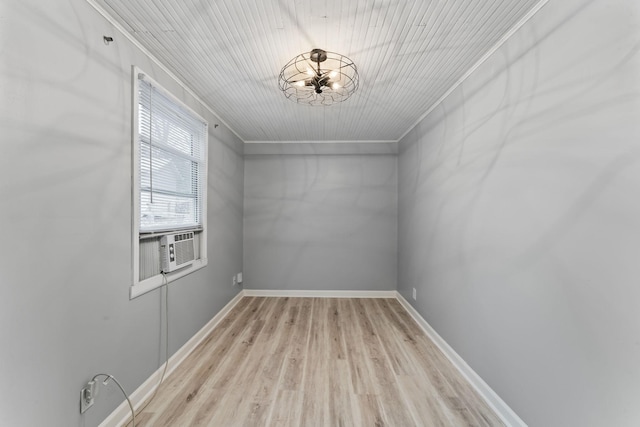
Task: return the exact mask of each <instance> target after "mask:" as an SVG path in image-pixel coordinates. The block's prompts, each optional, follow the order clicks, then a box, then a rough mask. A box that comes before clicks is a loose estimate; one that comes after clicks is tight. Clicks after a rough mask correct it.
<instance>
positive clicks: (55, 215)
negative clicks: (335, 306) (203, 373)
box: [0, 0, 244, 427]
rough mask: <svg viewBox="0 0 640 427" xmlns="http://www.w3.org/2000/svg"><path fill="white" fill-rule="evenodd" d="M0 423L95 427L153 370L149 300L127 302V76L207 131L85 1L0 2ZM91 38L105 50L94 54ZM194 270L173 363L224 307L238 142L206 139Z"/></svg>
mask: <svg viewBox="0 0 640 427" xmlns="http://www.w3.org/2000/svg"><path fill="white" fill-rule="evenodd" d="M0 23H1V24H0V52H1V55H0V128H1V132H0V150H1V155H0V200H2V208H1V209H0V231H1V234H2V236H3V242H4V243H3V244H2V245H0V342H1V346H2V350H1V351H0V425H2V426H64V427H69V426H74V425H79V426H82V425H86V426H95V425H98V424H99V423H100V422H101V421H102V420H103V419H104V418H105V417H106V416H107V415H108V414H109V413H110V412H111V411H113V409H114V408H115V407H116V406H117V405H118V404H119V403H120V402H121V401H122V400H123V398H122V396H121V395H120V392H119V391H118V390H117V388H116V387H115V386H114V385H110V386H109V387H108V388H107V389H104V390H102V391H101V394H100V396H99V398H98V400H97V402H96V404H95V406H94V407H93V408H92V409H91V410H90V411H89V412H87V413H86V414H85V415H84V416H81V415H80V413H79V392H80V388H81V387H82V385H83V384H84V383H85V382H86V381H87V380H89V379H90V378H91V376H92V375H94V374H96V373H98V372H107V373H111V374H113V375H115V376H116V378H118V379H119V380H120V381H121V382H122V383H123V385H124V387H125V388H126V389H127V390H128V391H129V392H131V391H133V390H135V389H136V388H137V387H138V386H139V385H140V384H141V383H142V382H143V381H144V380H146V379H147V378H148V377H149V375H150V374H151V373H152V372H153V371H155V370H156V369H157V368H158V367H159V366H160V364H161V363H162V361H163V358H164V355H163V349H164V344H163V343H164V341H163V339H162V338H161V337H163V334H162V330H163V329H162V328H161V325H162V322H161V313H162V307H163V305H162V293H163V292H161V291H160V290H156V291H153V292H151V293H149V294H146V295H143V296H140V297H139V298H136V299H134V300H131V301H130V300H129V286H130V285H131V275H132V272H131V66H132V65H133V64H135V65H139V66H140V67H142V68H143V69H144V70H145V71H146V72H147V73H149V74H150V75H151V76H152V77H154V78H155V79H156V80H158V81H159V82H160V83H161V84H163V85H164V86H165V87H166V88H167V89H169V90H170V91H171V92H172V93H174V94H175V95H176V96H178V97H179V98H181V99H183V100H184V101H185V102H186V103H187V104H188V105H190V106H191V107H192V108H193V109H195V110H196V111H197V112H198V113H199V114H201V115H203V116H204V117H205V118H207V119H208V120H209V121H210V123H211V124H214V123H217V121H216V118H215V117H213V116H212V115H211V114H210V113H209V112H208V111H207V110H205V109H204V108H202V106H201V105H199V104H198V102H197V101H195V100H194V99H193V98H192V97H191V96H189V95H188V94H187V93H185V91H184V90H182V89H181V87H180V86H179V85H178V84H176V83H175V82H174V81H173V80H172V79H170V78H169V77H168V76H167V75H165V74H164V73H163V72H162V71H161V70H160V69H159V67H158V66H157V65H156V64H154V63H153V62H151V61H150V60H149V59H148V58H147V57H146V56H145V55H144V54H142V53H141V52H140V51H139V50H137V49H136V48H135V47H134V46H133V45H132V44H131V43H129V42H128V41H127V40H126V39H125V38H124V37H123V36H122V35H121V34H120V33H118V32H117V31H116V30H115V29H114V28H112V27H111V25H110V24H109V23H108V22H107V21H106V20H104V19H103V18H102V17H101V16H100V15H99V14H98V13H97V12H96V11H95V10H94V9H93V8H92V7H91V6H90V5H89V4H88V3H87V2H86V1H85V0H50V1H36V0H20V1H17V0H16V1H3V2H2V4H1V5H0ZM103 35H109V36H113V37H114V39H115V40H114V42H113V43H112V44H111V45H109V46H107V45H105V44H104V43H103V39H102V37H103ZM209 138H210V139H209V142H210V148H209V156H210V158H209V160H210V165H211V167H210V174H209V185H208V187H209V201H208V208H209V217H208V223H209V240H208V251H209V265H208V267H206V268H204V269H202V270H199V271H197V272H195V273H193V274H191V275H189V276H187V277H185V278H183V279H181V280H178V281H176V282H174V283H172V284H171V285H170V289H169V303H170V307H169V317H170V326H169V334H170V338H169V345H170V352H171V353H174V352H175V351H176V350H177V349H178V348H179V347H180V346H182V345H183V344H184V343H185V342H186V341H187V340H188V339H189V338H190V337H191V336H193V334H194V333H195V332H197V331H198V330H199V329H200V328H201V327H202V326H203V325H204V324H205V323H206V322H207V321H209V320H210V319H211V318H212V317H213V316H214V315H215V314H216V313H217V312H218V311H219V310H220V309H221V308H222V307H223V306H224V305H225V304H226V303H227V302H228V301H229V300H230V299H231V298H232V297H233V296H235V295H236V293H237V289H233V288H232V287H231V277H232V275H233V274H235V273H237V272H239V271H241V266H242V203H243V195H242V193H243V177H244V171H243V161H242V143H241V142H240V141H239V140H238V139H237V138H236V137H235V136H234V135H233V134H232V133H231V132H229V131H228V130H227V129H225V128H224V126H221V127H218V128H217V129H214V127H213V126H211V127H210V135H209Z"/></svg>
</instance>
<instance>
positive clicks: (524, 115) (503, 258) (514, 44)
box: [398, 0, 640, 427]
mask: <svg viewBox="0 0 640 427" xmlns="http://www.w3.org/2000/svg"><path fill="white" fill-rule="evenodd" d="M639 51H640V2H637V1H636V0H598V1H577V0H571V1H550V2H549V3H548V4H547V5H546V6H545V7H544V8H543V9H542V11H541V12H540V13H538V14H537V15H536V16H535V17H534V18H533V19H532V20H531V21H529V23H527V24H526V25H525V26H524V27H523V28H522V29H521V30H520V31H518V32H517V34H516V35H515V36H514V37H513V38H512V39H510V40H509V41H508V42H507V43H506V44H505V45H504V46H503V47H501V48H500V49H499V50H498V51H497V52H496V53H495V54H494V55H493V56H492V57H491V58H490V60H488V61H487V62H485V63H484V64H483V65H482V66H481V67H480V68H479V69H478V70H476V71H475V72H474V73H473V74H472V76H471V77H470V78H469V79H468V80H467V81H466V82H465V83H464V84H463V85H462V86H460V87H459V88H458V89H457V90H455V91H454V92H453V93H452V94H451V96H449V97H448V98H447V99H446V101H445V102H444V103H442V104H441V105H440V106H439V107H438V108H437V110H435V111H434V112H433V113H432V114H430V115H429V116H428V117H426V118H425V119H424V120H423V121H422V122H421V123H420V124H419V125H418V126H417V127H416V128H415V129H414V130H413V131H412V132H411V133H410V134H408V135H407V136H406V137H405V138H404V140H402V141H401V144H400V148H399V150H400V154H399V188H400V192H399V257H398V259H399V291H400V292H401V293H402V295H403V296H404V297H405V298H406V299H407V300H409V301H410V302H412V304H414V306H415V307H416V309H417V310H418V311H419V312H420V313H421V314H422V316H424V318H425V319H427V321H428V322H429V323H430V324H431V325H432V326H433V327H434V328H435V329H436V330H437V331H438V332H439V333H440V334H441V335H442V336H443V338H444V339H445V340H446V341H447V342H448V343H449V344H451V345H452V347H453V348H454V349H455V350H456V351H457V352H458V353H459V354H460V355H461V356H462V357H463V358H464V359H465V360H466V361H467V362H468V363H469V365H470V366H471V367H472V368H473V369H474V370H475V371H476V372H478V373H479V374H480V376H481V377H482V378H484V379H485V381H487V382H488V384H489V385H490V386H491V387H492V388H493V389H494V390H495V391H496V392H497V393H498V394H499V395H500V396H501V397H502V398H503V399H504V400H505V401H506V402H507V403H508V404H509V405H510V406H511V407H512V408H513V409H514V410H515V411H516V413H517V414H518V415H520V417H521V418H522V419H523V420H524V421H525V422H527V423H528V424H529V425H530V426H545V427H550V426H563V427H566V426H581V427H586V426H618V427H624V426H638V425H640V405H639V404H638V397H639V396H640V312H639V307H640V286H639V285H638V278H639V277H640V262H639V259H638V255H639V254H640V238H639V237H640V233H638V231H639V230H640V197H638V196H639V194H640V96H639V95H640V54H639ZM414 287H415V288H416V289H417V301H415V302H414V301H413V300H412V299H411V289H412V288H414Z"/></svg>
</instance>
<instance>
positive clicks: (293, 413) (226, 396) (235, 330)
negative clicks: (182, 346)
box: [129, 297, 503, 427]
mask: <svg viewBox="0 0 640 427" xmlns="http://www.w3.org/2000/svg"><path fill="white" fill-rule="evenodd" d="M129 425H130V424H129ZM136 425H137V426H140V427H142V426H172V427H173V426H216V427H218V426H225V427H226V426H249V427H251V426H296V427H297V426H332V427H333V426H345V427H350V426H398V427H408V426H455V427H458V426H502V425H503V423H502V422H501V421H500V419H499V418H498V417H497V416H496V415H495V414H494V413H493V412H492V411H491V409H489V407H487V405H486V404H485V403H484V401H483V400H482V399H481V398H480V396H479V395H478V394H477V393H476V392H475V391H474V390H473V389H472V388H471V387H470V386H469V385H468V384H467V383H466V381H465V380H464V378H463V377H462V376H461V375H460V374H459V373H458V371H457V370H456V369H455V368H454V367H453V366H452V365H451V363H450V362H449V361H448V360H447V359H446V357H445V356H444V355H443V354H442V353H441V352H440V350H439V349H438V348H437V347H436V346H435V345H434V344H433V342H432V341H431V340H430V339H429V338H427V337H426V336H425V334H424V333H423V332H422V330H421V329H420V328H419V326H418V325H417V324H416V323H415V322H414V321H413V319H412V318H411V317H410V316H409V314H408V313H407V312H406V311H405V310H404V308H403V307H402V306H401V305H400V303H399V302H398V301H396V300H395V299H357V298H352V299H347V298H335V299H334V298H264V297H244V298H243V299H242V300H241V301H240V302H239V303H238V304H237V305H236V306H235V307H234V308H233V310H232V311H231V312H230V313H229V314H228V315H227V316H226V318H225V319H224V320H223V321H222V322H221V323H220V324H219V325H218V326H217V327H216V328H215V329H214V330H213V331H212V332H211V334H210V335H209V336H208V337H207V339H206V340H205V341H204V342H203V343H202V344H200V345H199V346H198V347H197V348H196V349H195V350H194V351H193V353H191V354H190V355H189V357H188V358H187V359H186V360H185V361H184V362H183V363H182V365H181V366H179V367H178V368H177V369H176V371H174V372H173V374H172V375H171V376H170V377H169V378H168V379H166V380H165V382H164V383H163V384H162V386H161V388H160V390H159V391H158V393H157V396H156V397H155V398H154V399H153V401H152V402H151V403H150V404H149V405H148V406H147V407H146V408H145V409H144V410H143V411H142V412H141V413H140V414H137V416H136Z"/></svg>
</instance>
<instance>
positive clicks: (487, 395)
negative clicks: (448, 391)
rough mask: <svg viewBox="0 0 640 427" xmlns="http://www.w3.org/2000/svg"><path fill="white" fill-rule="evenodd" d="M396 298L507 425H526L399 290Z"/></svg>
mask: <svg viewBox="0 0 640 427" xmlns="http://www.w3.org/2000/svg"><path fill="white" fill-rule="evenodd" d="M396 298H397V299H398V301H399V302H400V304H402V306H403V307H404V309H405V310H407V312H408V313H409V314H410V315H411V317H413V319H414V320H415V321H416V322H417V323H418V325H420V327H421V328H422V330H423V331H424V332H425V333H426V334H427V336H428V337H429V338H431V340H432V341H433V342H434V343H435V344H436V345H437V346H438V348H439V349H440V351H442V352H443V353H444V355H445V356H446V357H447V359H449V361H451V363H452V364H453V366H455V367H456V369H458V371H460V373H461V374H462V376H463V377H464V378H465V379H466V380H467V381H468V382H469V384H471V386H472V387H473V388H474V389H475V390H476V391H477V392H478V393H479V394H480V396H481V397H482V398H483V399H484V400H485V401H486V402H487V404H488V405H489V406H490V407H491V409H493V411H494V412H495V413H496V415H498V416H499V417H500V419H501V420H502V422H504V423H505V424H506V425H507V427H527V424H525V422H524V421H522V419H520V417H518V415H517V414H516V413H515V412H513V410H512V409H511V408H510V407H509V405H507V404H506V403H505V402H504V400H502V399H501V398H500V396H498V395H497V394H496V392H495V391H493V389H492V388H491V387H489V385H488V384H487V383H486V382H484V380H483V379H482V378H480V376H479V375H478V374H477V373H476V372H475V371H474V370H473V369H471V367H470V366H469V365H467V362H465V361H464V359H462V357H460V355H458V353H456V351H455V350H454V349H453V348H452V347H451V346H450V345H449V344H447V342H446V341H445V340H444V339H443V338H442V337H441V336H440V335H438V333H437V332H436V331H435V329H433V328H432V327H431V325H429V323H427V321H426V320H424V318H423V317H422V316H421V315H420V313H418V312H417V311H416V309H415V308H413V306H412V305H411V304H409V302H408V301H407V300H406V299H404V297H403V296H402V295H401V294H400V292H396Z"/></svg>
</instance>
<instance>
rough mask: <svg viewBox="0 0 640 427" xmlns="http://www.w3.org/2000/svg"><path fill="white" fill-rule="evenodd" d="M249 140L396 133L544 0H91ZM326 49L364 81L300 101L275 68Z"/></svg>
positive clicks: (388, 137)
mask: <svg viewBox="0 0 640 427" xmlns="http://www.w3.org/2000/svg"><path fill="white" fill-rule="evenodd" d="M93 1H94V2H95V3H96V4H98V5H99V6H100V7H102V8H103V9H104V10H105V11H106V12H107V13H108V14H110V15H111V17H112V18H113V19H114V20H115V21H116V22H118V23H119V24H121V25H122V26H123V27H124V28H125V29H126V30H127V31H129V32H130V33H131V35H132V36H133V37H134V38H135V39H137V40H138V41H139V42H140V44H142V45H143V46H145V47H146V48H147V49H148V50H149V51H150V52H151V53H152V54H153V55H155V56H156V57H157V58H158V59H159V60H160V61H161V62H162V63H163V64H164V65H165V66H166V67H167V68H168V69H169V70H171V71H172V72H173V73H174V74H176V75H177V76H178V77H180V78H181V79H182V81H183V82H184V83H185V84H186V85H187V86H188V87H190V88H191V89H192V90H193V91H194V92H196V93H197V94H198V95H199V96H200V97H201V98H202V99H203V100H204V101H205V102H206V103H207V104H208V105H209V107H210V108H211V109H212V110H213V111H215V112H216V113H217V114H218V115H219V116H220V118H221V119H222V120H224V121H225V122H226V123H227V124H228V125H229V126H231V128H232V129H233V130H234V131H235V132H236V133H237V134H238V135H239V136H240V137H241V138H242V139H244V140H245V141H247V142H250V141H395V140H397V139H399V138H400V137H401V136H402V135H404V134H405V133H406V132H407V131H408V130H409V129H411V127H412V126H414V125H415V124H416V122H417V121H418V120H419V118H420V117H421V116H422V115H423V114H424V113H425V112H426V111H428V110H429V108H430V107H432V106H433V105H434V103H435V102H437V101H438V100H439V99H440V98H441V97H442V96H443V95H444V94H445V93H446V92H447V91H448V90H449V89H450V88H451V87H452V86H453V85H454V84H455V83H456V82H457V81H458V79H460V78H461V77H462V76H463V75H464V74H465V73H466V72H468V71H469V69H471V67H472V66H473V65H474V64H475V63H476V62H477V61H478V60H480V59H481V58H482V56H483V55H485V54H486V53H487V52H488V51H489V50H490V49H491V48H492V47H494V46H495V44H496V43H497V42H498V41H499V40H500V39H501V38H502V37H503V36H504V35H505V34H506V33H507V32H508V31H509V30H510V29H511V28H512V27H513V26H514V25H516V24H517V23H518V22H519V21H520V20H522V19H523V17H524V16H526V15H527V13H529V12H530V11H531V10H532V9H533V8H534V7H535V6H536V5H537V4H538V3H540V0H493V1H489V0H487V1H472V0H464V1H463V0H395V1H391V0H324V1H322V2H311V1H309V0H260V1H255V0H181V1H175V0H93ZM313 48H321V49H324V50H328V51H333V52H338V53H341V54H343V55H346V56H348V57H349V58H351V59H352V60H353V61H354V62H355V63H356V66H357V67H358V71H359V73H360V88H359V89H358V91H357V92H356V93H355V94H354V95H353V96H352V97H351V98H349V99H348V100H347V101H345V102H343V103H340V104H335V105H332V106H329V107H310V106H305V105H298V104H296V103H294V102H292V101H290V100H287V99H286V98H285V97H284V95H283V94H282V92H280V90H279V88H278V75H279V73H280V69H281V68H282V67H283V66H284V65H285V64H286V63H287V62H288V61H289V60H290V59H292V58H293V57H294V56H296V55H298V54H300V53H302V52H308V51H310V50H311V49H313Z"/></svg>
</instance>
